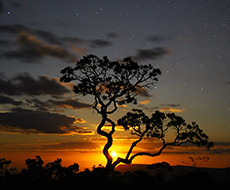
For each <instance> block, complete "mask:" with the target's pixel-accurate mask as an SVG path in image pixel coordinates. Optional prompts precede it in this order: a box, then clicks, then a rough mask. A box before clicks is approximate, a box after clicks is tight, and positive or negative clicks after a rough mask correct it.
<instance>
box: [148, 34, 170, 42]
mask: <svg viewBox="0 0 230 190" xmlns="http://www.w3.org/2000/svg"><path fill="white" fill-rule="evenodd" d="M172 39H173V38H172V37H171V36H165V35H151V36H149V37H148V38H147V40H148V41H152V42H164V41H169V40H172Z"/></svg>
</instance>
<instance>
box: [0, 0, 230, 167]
mask: <svg viewBox="0 0 230 190" xmlns="http://www.w3.org/2000/svg"><path fill="white" fill-rule="evenodd" d="M229 24H230V2H229V1H228V0H193V1H185V0H174V1H173V0H171V1H166V0H161V1H158V0H145V1H141V0H95V1H92V0H77V1H74V0H65V1H62V0H37V1H32V0H28V1H26V0H18V1H6V0H5V1H0V157H6V158H8V159H11V160H12V161H13V162H15V163H18V164H20V163H24V160H25V159H26V158H27V157H31V158H32V157H34V156H35V155H42V157H43V158H44V160H50V159H56V158H57V157H62V158H63V161H65V159H66V160H68V162H71V163H73V162H78V163H79V164H80V166H81V164H82V165H83V166H87V164H86V163H84V161H85V160H87V161H88V160H90V158H91V157H92V155H93V154H95V155H97V156H98V154H99V153H101V150H102V147H103V144H104V142H105V141H104V139H103V138H101V137H100V136H98V135H97V134H96V130H95V129H96V126H97V124H99V122H100V116H99V115H97V114H96V112H94V111H93V110H92V109H91V108H90V106H91V104H92V103H93V99H91V98H92V97H88V96H86V97H84V98H83V97H81V96H76V95H74V94H73V93H72V91H71V85H68V84H63V83H60V82H59V78H60V76H61V75H60V70H61V69H63V68H64V67H66V66H68V65H70V66H74V64H75V63H76V62H77V61H78V60H79V59H80V58H82V57H83V56H85V55H88V54H95V55H97V56H98V57H100V58H102V57H103V56H105V55H106V56H108V58H109V59H110V60H112V61H115V60H121V59H123V58H125V57H132V58H133V59H134V60H135V61H137V62H139V63H140V64H152V65H153V66H154V67H157V68H160V69H161V71H162V75H161V76H160V77H159V82H158V84H157V86H156V87H155V88H154V89H152V90H150V91H149V92H148V94H145V95H142V96H140V98H139V104H138V105H137V106H136V107H135V106H131V105H128V106H127V107H123V108H119V110H118V111H117V113H116V114H114V116H113V119H114V120H116V119H118V118H119V117H121V116H122V115H124V114H125V113H126V112H127V111H130V110H131V109H132V108H134V107H135V108H139V109H144V110H145V111H146V113H147V114H151V113H152V112H154V111H155V110H161V111H165V112H174V113H176V114H178V115H180V116H183V117H184V118H185V120H186V121H187V122H188V123H190V122H192V121H196V122H197V123H198V124H199V126H200V127H201V128H202V129H204V131H205V132H206V133H207V134H208V135H209V138H210V140H211V141H214V143H215V147H214V148H213V149H211V150H210V151H204V150H200V149H194V147H189V146H188V147H186V148H185V147H182V148H181V149H172V150H166V153H165V154H164V156H163V158H164V161H168V162H169V163H171V164H181V163H182V161H183V160H185V158H186V157H188V155H190V156H191V155H192V156H194V157H197V156H199V155H202V156H203V155H206V156H209V157H210V163H211V164H210V165H209V166H210V167H212V166H213V167H229V166H230V163H229V158H230V150H229V147H230V141H229V137H230V62H229V60H230V54H229V52H230V26H229ZM114 138H115V139H114V140H115V141H114V142H115V149H114V150H116V152H117V153H118V154H119V153H121V154H122V152H125V151H126V150H127V147H129V145H130V144H129V142H130V140H132V139H131V138H133V136H130V135H129V133H127V132H123V131H122V130H121V129H119V128H118V132H116V134H115V137H114ZM127 140H129V142H128V141H127ZM116 143H117V144H116ZM154 143H155V145H157V142H155V141H154ZM154 143H152V144H154ZM151 146H153V145H149V142H147V141H146V142H145V143H143V144H142V145H141V147H139V149H140V150H141V149H150V148H151V150H154V148H155V147H154V148H153V147H151ZM137 150H138V147H137ZM173 151H174V152H175V154H176V155H177V156H178V157H177V161H175V160H174V161H173V159H172V157H168V160H167V155H170V156H171V155H172V154H171V153H172V152H173ZM69 155H72V156H69ZM179 155H184V157H183V158H182V157H181V159H178V158H180V157H179ZM169 158H170V159H169ZM100 159H101V158H99V157H98V160H100ZM103 159H104V158H103V157H102V159H101V160H103ZM158 159H159V160H160V157H159V158H158ZM101 160H100V161H97V160H95V159H94V160H93V162H92V163H91V162H90V164H89V166H87V167H91V166H93V164H100V163H101V162H102V163H103V161H101ZM220 160H223V161H222V163H219V165H218V164H217V162H219V161H220ZM155 161H156V160H155V159H154V158H152V160H151V163H153V162H155ZM160 161H161V160H160ZM138 162H142V161H141V160H138ZM151 163H150V164H151ZM221 164H222V165H221Z"/></svg>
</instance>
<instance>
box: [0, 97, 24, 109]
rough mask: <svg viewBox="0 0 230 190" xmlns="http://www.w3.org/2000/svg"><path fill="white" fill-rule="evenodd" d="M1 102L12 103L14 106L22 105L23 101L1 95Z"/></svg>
mask: <svg viewBox="0 0 230 190" xmlns="http://www.w3.org/2000/svg"><path fill="white" fill-rule="evenodd" d="M0 104H12V105H14V106H19V105H22V104H23V102H22V101H17V100H14V99H12V98H10V97H7V96H2V95H0Z"/></svg>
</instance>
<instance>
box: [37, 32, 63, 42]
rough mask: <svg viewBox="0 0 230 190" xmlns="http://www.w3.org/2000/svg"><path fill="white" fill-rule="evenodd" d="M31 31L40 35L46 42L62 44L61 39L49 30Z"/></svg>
mask: <svg viewBox="0 0 230 190" xmlns="http://www.w3.org/2000/svg"><path fill="white" fill-rule="evenodd" d="M33 33H34V34H36V35H38V36H39V37H41V38H42V39H43V40H45V41H46V42H49V43H51V44H59V45H62V43H61V41H60V40H59V39H58V38H57V37H56V35H54V34H53V33H51V32H48V31H44V30H34V31H33Z"/></svg>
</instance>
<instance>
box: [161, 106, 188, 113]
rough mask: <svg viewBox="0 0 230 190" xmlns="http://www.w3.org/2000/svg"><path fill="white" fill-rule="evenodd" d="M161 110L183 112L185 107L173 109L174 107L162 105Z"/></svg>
mask: <svg viewBox="0 0 230 190" xmlns="http://www.w3.org/2000/svg"><path fill="white" fill-rule="evenodd" d="M160 111H162V112H175V113H176V112H183V111H185V109H175V108H170V107H163V108H161V109H160Z"/></svg>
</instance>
